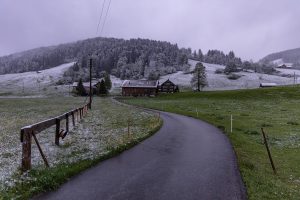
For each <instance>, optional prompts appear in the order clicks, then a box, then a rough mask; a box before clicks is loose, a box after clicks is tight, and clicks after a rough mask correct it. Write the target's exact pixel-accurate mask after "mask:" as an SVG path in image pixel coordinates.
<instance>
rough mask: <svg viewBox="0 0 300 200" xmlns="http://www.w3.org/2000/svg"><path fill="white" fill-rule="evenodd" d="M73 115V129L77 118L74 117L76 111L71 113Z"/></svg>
mask: <svg viewBox="0 0 300 200" xmlns="http://www.w3.org/2000/svg"><path fill="white" fill-rule="evenodd" d="M71 115H72V123H73V127H75V116H74V111H73V112H72V113H71Z"/></svg>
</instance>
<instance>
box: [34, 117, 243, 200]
mask: <svg viewBox="0 0 300 200" xmlns="http://www.w3.org/2000/svg"><path fill="white" fill-rule="evenodd" d="M161 117H162V118H163V120H164V125H163V127H162V128H161V130H160V131H159V132H157V133H156V134H155V135H154V136H152V137H150V138H149V139H147V140H145V141H144V142H142V143H141V144H139V145H137V146H135V147H133V148H132V149H130V150H128V151H125V152H123V153H122V154H120V155H119V156H116V157H114V158H111V159H109V160H106V161H104V162H101V163H100V164H98V165H97V166H95V167H93V168H91V169H88V170H86V171H84V172H83V173H81V174H79V175H77V176H75V177H74V178H72V179H71V180H70V181H69V182H67V183H66V184H64V185H62V186H61V187H60V188H59V189H58V190H57V191H55V192H50V193H46V194H43V195H41V196H38V197H36V198H35V199H53V200H54V199H55V200H59V199H63V200H66V199H72V200H76V199H84V200H90V199H97V200H101V199H105V200H108V199H122V200H125V199H130V200H135V199H136V200H143V199H147V200H149V199H151V200H154V199H164V200H169V199H170V200H176V199H180V200H185V199H193V200H194V199H205V200H214V199H222V200H227V199H228V200H234V199H246V191H245V188H244V185H243V182H242V179H241V176H240V173H239V171H238V169H237V164H236V157H235V153H234V151H233V149H232V146H231V144H230V142H229V140H228V139H227V137H226V136H225V135H224V134H223V133H222V132H221V131H220V130H219V129H217V128H215V127H214V126H212V125H210V124H207V123H205V122H202V121H200V120H196V119H193V118H190V117H185V116H181V115H177V114H171V113H161Z"/></svg>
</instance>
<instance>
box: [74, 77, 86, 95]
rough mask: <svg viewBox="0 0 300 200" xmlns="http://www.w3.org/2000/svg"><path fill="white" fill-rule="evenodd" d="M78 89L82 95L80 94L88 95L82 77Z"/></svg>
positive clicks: (78, 92)
mask: <svg viewBox="0 0 300 200" xmlns="http://www.w3.org/2000/svg"><path fill="white" fill-rule="evenodd" d="M76 90H77V94H78V95H80V96H86V95H87V92H86V91H85V88H84V86H83V83H82V79H79V82H78V85H77V87H76Z"/></svg>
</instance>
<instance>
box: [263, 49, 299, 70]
mask: <svg viewBox="0 0 300 200" xmlns="http://www.w3.org/2000/svg"><path fill="white" fill-rule="evenodd" d="M278 59H282V62H283V63H293V64H294V67H300V48H297V49H291V50H286V51H281V52H278V53H273V54H270V55H267V56H266V57H264V58H263V59H261V61H263V62H272V61H276V60H278Z"/></svg>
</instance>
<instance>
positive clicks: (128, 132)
mask: <svg viewBox="0 0 300 200" xmlns="http://www.w3.org/2000/svg"><path fill="white" fill-rule="evenodd" d="M127 134H128V137H129V136H130V119H128V120H127Z"/></svg>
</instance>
